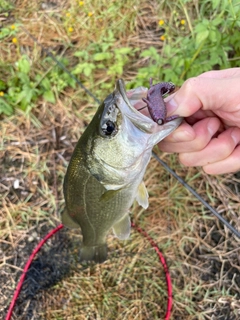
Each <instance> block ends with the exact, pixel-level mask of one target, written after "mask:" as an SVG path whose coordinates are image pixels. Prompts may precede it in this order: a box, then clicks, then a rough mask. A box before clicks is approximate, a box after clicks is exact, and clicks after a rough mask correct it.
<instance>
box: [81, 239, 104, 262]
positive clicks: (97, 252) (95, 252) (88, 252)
mask: <svg viewBox="0 0 240 320" xmlns="http://www.w3.org/2000/svg"><path fill="white" fill-rule="evenodd" d="M105 260H107V245H106V244H102V245H100V246H92V247H88V246H82V248H81V252H80V262H83V261H94V262H96V263H103V262H104V261H105Z"/></svg>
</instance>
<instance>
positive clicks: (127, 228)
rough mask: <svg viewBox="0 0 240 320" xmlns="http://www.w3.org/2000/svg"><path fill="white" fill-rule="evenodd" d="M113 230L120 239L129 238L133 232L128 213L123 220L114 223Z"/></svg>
mask: <svg viewBox="0 0 240 320" xmlns="http://www.w3.org/2000/svg"><path fill="white" fill-rule="evenodd" d="M113 232H114V234H115V236H116V237H118V239H120V240H126V239H128V238H129V236H130V232H131V221H130V217H129V215H128V214H126V215H125V216H124V217H123V218H122V220H120V221H118V222H117V223H115V224H114V226H113Z"/></svg>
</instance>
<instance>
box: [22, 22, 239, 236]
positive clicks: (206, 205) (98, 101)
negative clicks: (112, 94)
mask: <svg viewBox="0 0 240 320" xmlns="http://www.w3.org/2000/svg"><path fill="white" fill-rule="evenodd" d="M21 28H22V29H23V31H24V32H25V33H26V34H27V35H28V36H29V37H30V38H31V39H32V40H33V41H34V42H35V43H36V44H37V45H39V46H40V47H41V48H42V50H43V51H44V52H45V53H46V54H47V55H48V56H49V57H50V58H52V59H53V61H54V62H56V64H57V65H58V66H59V67H60V68H62V69H63V70H64V71H65V72H66V73H67V74H68V75H69V76H70V77H71V78H72V79H73V80H75V81H76V82H77V83H78V84H79V86H80V87H81V88H82V89H83V90H85V92H86V93H87V94H88V95H89V96H91V97H92V98H93V99H94V101H95V102H97V103H98V104H100V103H101V101H100V100H98V99H97V97H96V96H95V95H94V94H93V93H92V92H90V91H89V90H88V89H87V88H86V87H85V86H84V85H83V84H82V82H81V81H80V80H78V79H77V78H76V77H75V76H74V75H73V74H72V73H71V72H70V71H69V70H68V69H67V68H66V67H65V66H64V64H62V63H61V62H60V61H59V60H58V59H57V58H56V57H55V56H54V55H53V54H52V53H51V52H50V51H49V50H48V49H46V48H45V47H44V46H43V45H42V44H40V43H39V42H38V40H37V39H36V38H35V37H34V36H33V35H32V34H31V33H30V32H29V31H28V30H27V29H25V28H24V27H22V26H21ZM145 107H146V106H145ZM145 107H143V108H141V109H139V110H142V109H144V108H145ZM152 154H153V156H154V158H155V159H156V160H157V161H158V162H159V163H160V164H162V166H163V167H164V168H165V169H166V170H167V171H168V172H169V173H170V174H171V175H173V176H174V177H175V178H176V179H177V180H178V181H179V182H180V183H181V184H182V185H183V186H184V187H185V188H186V189H188V190H189V191H190V192H191V193H192V194H193V195H194V196H195V197H196V198H197V199H198V200H199V201H200V202H201V203H202V204H203V205H204V206H205V207H206V208H208V209H209V210H210V211H211V212H212V213H213V214H214V215H215V216H216V217H217V218H218V219H219V220H220V221H221V222H222V223H223V224H224V225H225V226H226V227H227V228H228V229H229V230H230V231H232V232H233V233H234V234H235V235H236V236H237V237H238V238H239V239H240V232H239V231H237V230H236V229H235V228H234V227H233V226H232V225H231V224H230V223H229V222H227V220H226V219H224V218H223V217H222V216H221V215H220V214H219V213H218V212H217V211H216V210H215V209H214V208H212V207H211V206H210V205H209V204H208V203H207V202H206V201H205V200H204V199H203V198H202V197H201V196H200V195H199V194H198V193H197V192H196V191H195V190H193V189H192V188H191V187H190V186H189V184H187V182H185V181H184V180H183V179H182V178H181V177H179V175H177V174H176V172H175V171H173V170H172V169H171V168H170V167H169V166H168V165H167V164H166V163H165V162H163V161H162V160H161V159H160V158H159V157H158V156H157V155H156V154H155V153H154V152H153V153H152Z"/></svg>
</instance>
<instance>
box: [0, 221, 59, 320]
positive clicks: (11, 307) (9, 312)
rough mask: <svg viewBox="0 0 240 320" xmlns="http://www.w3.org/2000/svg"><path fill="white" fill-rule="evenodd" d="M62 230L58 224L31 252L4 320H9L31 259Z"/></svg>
mask: <svg viewBox="0 0 240 320" xmlns="http://www.w3.org/2000/svg"><path fill="white" fill-rule="evenodd" d="M62 228H63V224H60V225H59V226H58V227H57V228H55V229H53V230H52V231H50V232H49V233H48V234H47V235H46V237H45V238H43V239H42V240H41V241H40V242H39V243H38V245H37V246H36V248H35V249H34V250H33V252H32V254H31V256H30V257H29V259H28V261H27V263H26V265H25V267H24V269H23V273H22V275H21V278H20V280H19V282H18V285H17V288H16V290H15V292H14V295H13V298H12V301H11V304H10V307H9V309H8V313H7V316H6V320H10V319H11V316H12V312H13V308H14V306H15V303H16V301H17V298H18V296H19V293H20V291H21V289H22V285H23V282H24V279H25V277H26V274H27V271H28V269H29V267H30V265H31V263H32V261H33V259H34V258H35V256H36V254H37V253H38V251H39V250H40V249H41V247H42V246H43V245H44V243H45V242H46V241H47V240H48V239H49V238H51V236H52V235H54V233H56V232H58V231H59V230H60V229H62Z"/></svg>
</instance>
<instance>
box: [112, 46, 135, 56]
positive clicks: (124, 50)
mask: <svg viewBox="0 0 240 320" xmlns="http://www.w3.org/2000/svg"><path fill="white" fill-rule="evenodd" d="M114 51H115V52H116V53H117V54H128V53H130V52H132V49H131V48H127V47H123V48H117V49H115V50H114Z"/></svg>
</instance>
